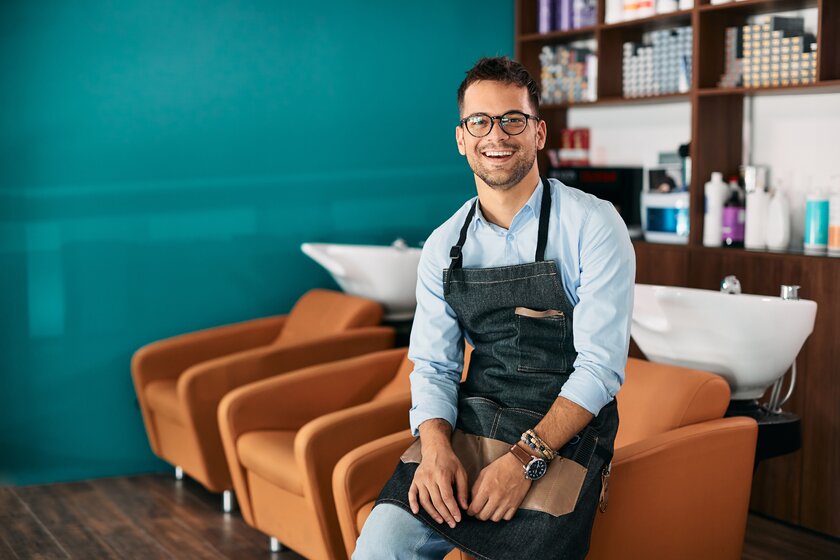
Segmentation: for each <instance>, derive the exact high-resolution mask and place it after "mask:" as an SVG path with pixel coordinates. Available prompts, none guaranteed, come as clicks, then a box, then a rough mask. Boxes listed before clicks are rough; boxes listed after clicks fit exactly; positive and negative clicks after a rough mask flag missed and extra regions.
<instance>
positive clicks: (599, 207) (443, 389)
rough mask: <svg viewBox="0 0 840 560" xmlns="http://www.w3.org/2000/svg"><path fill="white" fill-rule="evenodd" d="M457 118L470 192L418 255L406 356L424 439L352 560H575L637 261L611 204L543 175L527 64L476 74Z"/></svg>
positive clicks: (610, 418)
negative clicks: (466, 362)
mask: <svg viewBox="0 0 840 560" xmlns="http://www.w3.org/2000/svg"><path fill="white" fill-rule="evenodd" d="M458 106H459V110H460V114H461V121H460V123H459V125H458V127H457V128H456V129H455V140H456V142H457V145H458V151H459V152H460V153H461V155H464V156H466V158H467V162H468V163H469V165H470V167H471V168H472V170H473V173H474V175H475V184H476V188H477V191H478V197H477V199H473V200H471V201H469V202H468V203H467V204H465V205H464V206H463V207H462V208H461V209H460V210H459V211H458V212H457V213H456V214H455V215H454V216H452V218H450V219H449V220H448V221H447V222H446V223H444V224H443V225H442V226H440V227H439V228H438V229H437V230H435V231H434V232H433V233H432V235H431V236H430V237H429V239H428V241H427V242H426V244H425V246H424V248H423V254H422V257H421V259H420V265H419V267H418V285H417V313H416V317H415V321H414V328H413V330H412V334H411V347H410V351H409V357H410V358H411V359H412V361H413V362H414V365H415V369H414V371H413V372H412V374H411V390H412V401H413V406H412V409H411V412H410V419H411V427H412V430H413V431H414V434H415V435H419V443H418V442H415V445H414V446H412V447H411V448H410V449H409V450H408V451H407V452H406V454H405V455H404V456H403V460H402V461H401V462H400V464H399V465H398V466H397V470H396V472H395V473H394V475H393V476H392V478H391V480H390V481H389V482H388V483H387V485H386V486H385V488H384V489H383V491H382V494H381V495H380V498H379V500H378V502H377V505H376V507H375V508H374V510H373V512H372V513H371V516H370V518H369V519H368V521H367V523H366V525H365V527H364V529H363V531H362V534H361V536H360V537H359V541H358V544H357V548H356V553H355V554H354V558H359V559H362V560H368V559H371V558H388V559H392V558H442V557H443V556H444V555H445V554H446V553H447V552H449V551H450V550H451V549H452V548H453V547H457V548H459V549H461V550H463V551H465V552H467V553H469V554H471V555H473V556H475V557H477V558H493V559H495V558H505V559H507V558H534V559H543V558H583V557H584V556H585V555H586V552H587V550H588V548H589V537H590V534H591V528H592V524H593V522H594V516H595V510H596V508H597V507H598V504H599V502H600V503H601V504H602V506H603V505H605V504H604V500H603V498H604V496H603V490H605V489H604V483H605V478H606V477H607V476H608V474H609V473H608V465H609V461H610V459H611V457H612V451H613V440H614V438H615V433H616V431H617V429H618V413H617V407H616V402H615V400H614V396H615V394H616V392H617V391H618V389H619V388H620V386H621V384H622V382H623V380H624V366H625V365H626V359H627V349H628V343H629V330H630V313H631V310H632V304H633V281H634V274H635V259H634V253H633V248H632V245H631V244H630V240H629V236H628V234H627V229H626V227H625V226H624V223H623V222H622V220H621V218H620V217H619V216H618V214H617V212H616V211H615V209H614V208H613V207H612V206H611V205H610V204H608V203H606V202H603V201H600V200H598V199H597V198H595V197H592V196H590V195H587V194H584V193H582V192H580V191H578V190H575V189H571V188H569V187H566V186H565V185H563V184H561V183H560V182H558V181H556V180H550V181H546V180H545V179H541V178H540V175H539V170H538V168H537V162H536V155H537V151H538V150H540V149H542V148H543V147H544V145H545V140H546V124H545V122H544V121H542V120H540V119H539V117H538V116H537V115H538V114H539V93H538V91H537V86H536V84H535V83H534V81H533V79H532V78H531V77H530V76H529V75H528V72H527V70H526V69H525V68H524V67H523V66H522V65H520V64H518V63H516V62H513V61H511V60H509V59H508V58H504V57H502V58H489V59H487V58H486V59H482V60H480V61H478V63H477V64H476V65H475V66H474V67H473V68H472V69H471V70H470V71H469V72H467V76H466V78H465V79H464V81H463V83H462V84H461V87H460V88H459V90H458ZM465 337H466V339H467V341H468V342H469V343H470V344H471V345H472V346H473V347H474V351H473V353H472V357H471V362H470V367H469V372H468V376H467V379H466V381H465V382H464V383H463V384H460V378H461V369H462V363H463V354H464V338H465ZM453 429H454V432H453ZM418 461H419V464H418ZM470 478H474V480H470ZM599 497H600V498H601V500H599Z"/></svg>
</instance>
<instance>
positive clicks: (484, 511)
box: [476, 500, 496, 521]
mask: <svg viewBox="0 0 840 560" xmlns="http://www.w3.org/2000/svg"><path fill="white" fill-rule="evenodd" d="M495 511H496V502H495V500H487V503H486V504H484V507H483V508H481V511H479V512H478V515H476V517H478V519H480V520H481V521H487V520H488V519H490V518H491V517H492V516H493V512H495Z"/></svg>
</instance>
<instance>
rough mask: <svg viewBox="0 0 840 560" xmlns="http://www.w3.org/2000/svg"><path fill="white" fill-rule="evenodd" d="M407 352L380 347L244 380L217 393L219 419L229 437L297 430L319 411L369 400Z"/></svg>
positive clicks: (233, 438)
mask: <svg viewBox="0 0 840 560" xmlns="http://www.w3.org/2000/svg"><path fill="white" fill-rule="evenodd" d="M406 352H407V350H406V349H405V348H396V349H393V350H384V351H381V352H374V353H371V354H365V355H363V356H357V357H354V358H348V359H346V360H339V361H337V362H329V363H326V364H320V365H316V366H310V367H307V368H304V369H300V370H297V371H294V372H290V373H288V374H286V375H278V376H275V377H270V378H268V379H263V380H262V381H256V382H254V383H249V384H248V385H245V386H243V387H239V388H238V389H234V390H233V391H231V392H230V393H228V394H227V395H226V396H225V397H224V398H223V399H222V402H221V404H220V405H219V425H220V426H224V427H225V428H226V430H227V431H229V432H230V437H231V438H232V441H236V439H237V438H238V437H239V436H240V435H242V434H244V433H246V432H252V431H255V430H298V429H300V428H301V427H302V426H303V425H304V424H306V423H307V422H309V421H310V420H313V419H315V418H318V417H319V416H323V415H325V414H329V413H331V412H335V411H337V410H341V409H345V408H349V407H351V406H355V405H359V404H362V403H365V402H367V401H369V400H370V399H371V398H373V396H374V395H375V394H376V392H377V391H378V390H379V389H381V388H382V387H383V386H384V385H385V384H386V383H388V381H390V380H391V379H393V377H394V374H395V373H396V371H397V370H398V368H399V366H400V364H401V363H402V361H403V359H404V358H405V355H406Z"/></svg>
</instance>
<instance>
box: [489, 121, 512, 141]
mask: <svg viewBox="0 0 840 560" xmlns="http://www.w3.org/2000/svg"><path fill="white" fill-rule="evenodd" d="M487 138H488V139H490V140H492V139H502V140H507V139H508V138H510V134H508V133H507V132H505V129H503V128H502V123H501V121H498V120H496V121H493V129H492V130H491V131H490V134H488V135H487Z"/></svg>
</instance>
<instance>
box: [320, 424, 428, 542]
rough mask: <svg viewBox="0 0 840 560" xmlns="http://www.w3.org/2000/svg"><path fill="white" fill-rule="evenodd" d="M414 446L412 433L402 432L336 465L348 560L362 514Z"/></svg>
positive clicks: (364, 447) (336, 487) (338, 503)
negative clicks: (402, 456)
mask: <svg viewBox="0 0 840 560" xmlns="http://www.w3.org/2000/svg"><path fill="white" fill-rule="evenodd" d="M413 442H414V437H413V436H412V435H411V430H403V431H401V432H398V433H394V434H391V435H389V436H386V437H383V438H380V439H378V440H375V441H371V442H370V443H367V444H365V445H362V446H360V447H357V448H356V449H354V450H353V451H351V452H349V453H348V454H346V455H345V456H344V457H342V458H341V460H339V461H338V463H337V464H336V466H335V469H334V471H333V477H332V485H333V495H334V496H335V506H336V512H337V514H338V521H339V524H340V525H341V536H342V538H343V539H344V548H345V550H347V556H348V558H349V557H350V556H352V554H353V550H355V548H356V539H358V538H359V534H360V533H359V530H358V529H357V527H356V524H357V517H358V513H359V510H360V509H361V508H362V507H363V506H364V505H365V504H368V503H370V502H372V501H374V500H375V499H376V498H377V497H379V493H380V492H381V491H382V488H383V487H384V486H385V483H386V482H388V479H389V478H390V477H391V475H392V474H393V473H394V469H395V468H396V466H397V462H399V460H400V456H401V455H402V454H403V452H405V450H406V449H408V446H409V445H411V444H412V443H413Z"/></svg>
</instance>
